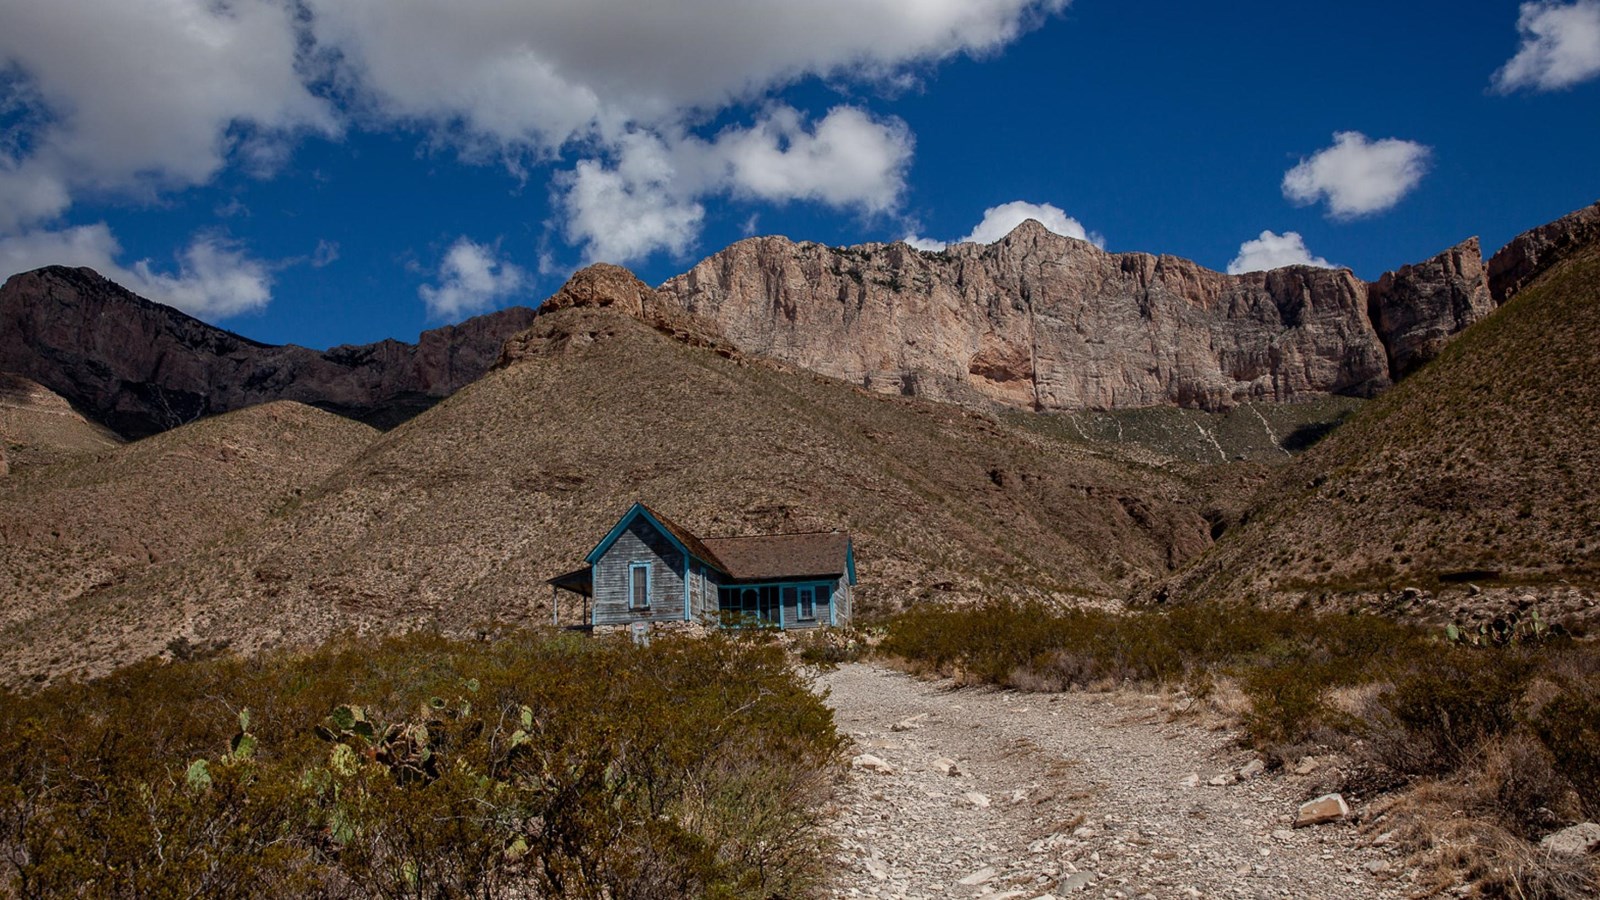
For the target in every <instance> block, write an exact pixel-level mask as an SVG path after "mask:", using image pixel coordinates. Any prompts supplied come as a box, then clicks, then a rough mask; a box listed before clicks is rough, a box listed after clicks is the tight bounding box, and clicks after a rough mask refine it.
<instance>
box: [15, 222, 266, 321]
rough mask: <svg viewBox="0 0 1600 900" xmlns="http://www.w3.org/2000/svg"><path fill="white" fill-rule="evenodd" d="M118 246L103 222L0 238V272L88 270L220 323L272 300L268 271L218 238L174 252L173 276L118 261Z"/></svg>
mask: <svg viewBox="0 0 1600 900" xmlns="http://www.w3.org/2000/svg"><path fill="white" fill-rule="evenodd" d="M120 256H122V245H121V244H119V243H118V242H117V239H116V236H115V235H113V234H112V233H111V229H110V228H109V227H108V226H107V225H106V224H105V223H104V222H101V223H97V224H94V225H80V226H77V227H75V228H66V229H62V230H59V231H48V230H33V231H28V232H24V233H22V234H18V235H12V236H10V237H0V272H4V273H7V274H12V273H16V272H25V271H28V270H30V269H36V268H39V267H40V266H49V265H61V266H88V267H89V268H91V269H94V270H95V271H97V272H99V273H100V274H101V275H104V276H105V277H107V278H109V279H111V280H112V281H115V282H116V283H118V284H120V285H122V286H123V287H125V288H127V289H128V290H130V291H133V292H134V293H135V294H138V295H139V296H141V297H145V298H148V299H150V300H154V301H156V302H158V303H165V304H167V305H169V306H175V307H177V308H178V309H181V310H183V311H184V312H187V313H189V314H191V315H195V316H200V317H202V318H208V319H220V318H225V317H227V316H232V315H237V314H239V313H242V312H249V311H250V310H255V309H260V308H261V307H264V306H266V305H267V303H268V302H269V301H270V300H271V299H272V275H271V272H270V270H269V267H268V266H267V265H266V264H265V263H263V262H261V261H259V260H254V259H250V258H248V257H246V256H245V255H244V253H243V252H241V251H240V250H239V249H238V248H237V247H234V246H232V245H231V244H229V243H228V242H226V241H223V240H221V239H220V238H215V237H208V236H204V235H202V236H200V237H197V238H195V239H194V240H192V241H191V242H190V243H189V246H188V247H186V248H184V249H183V250H182V251H181V252H180V253H179V254H178V259H177V262H178V266H177V271H176V272H163V271H158V270H157V269H156V268H155V266H154V265H153V264H152V263H151V261H150V260H148V259H142V260H139V261H137V262H135V263H134V264H133V265H132V266H131V267H130V266H124V265H122V264H121V263H119V262H117V259H118V257H120Z"/></svg>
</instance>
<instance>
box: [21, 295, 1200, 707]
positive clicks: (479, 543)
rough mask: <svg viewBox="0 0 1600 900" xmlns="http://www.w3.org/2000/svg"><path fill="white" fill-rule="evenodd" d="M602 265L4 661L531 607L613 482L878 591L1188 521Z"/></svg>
mask: <svg viewBox="0 0 1600 900" xmlns="http://www.w3.org/2000/svg"><path fill="white" fill-rule="evenodd" d="M618 273H621V274H622V275H625V274H626V273H625V272H622V270H618V269H615V268H614V267H595V268H593V269H591V270H586V272H584V273H580V274H579V275H578V276H576V277H575V278H574V282H575V285H573V286H569V288H567V289H564V290H563V292H562V294H561V295H558V298H557V300H556V301H555V302H553V303H552V304H550V307H551V310H552V311H550V312H548V313H546V314H543V315H541V316H539V317H538V318H537V319H536V320H535V322H534V324H533V327H532V328H531V329H530V331H529V332H527V333H526V334H524V335H522V336H521V337H519V338H518V339H517V340H515V341H513V342H511V345H510V346H509V348H508V356H507V360H506V364H505V365H504V366H503V367H502V368H499V369H496V370H495V371H492V372H490V373H489V374H488V375H486V376H485V377H484V378H482V379H480V380H479V381H477V382H475V383H474V384H472V385H470V386H468V387H467V388H465V389H463V390H462V391H460V392H458V393H457V394H455V395H454V396H452V397H451V398H450V399H448V400H446V401H445V402H443V403H441V404H439V405H438V406H436V407H434V408H433V409H431V410H429V411H427V412H426V413H424V414H422V415H420V416H418V417H416V418H415V419H413V420H411V421H410V422H407V423H406V424H404V425H402V426H400V427H399V428H396V429H395V430H393V431H391V432H389V433H387V434H385V435H383V436H382V437H380V438H379V439H378V440H376V441H375V442H374V443H373V444H372V445H371V446H370V447H369V448H368V449H367V450H365V451H364V452H362V453H361V454H360V455H359V456H357V457H356V458H354V459H353V460H351V461H350V462H349V463H348V464H346V465H344V466H343V467H341V468H340V469H339V470H338V471H336V472H334V473H332V474H331V475H330V476H329V477H327V478H326V479H325V480H324V481H323V482H322V483H321V485H320V486H319V487H318V488H316V489H315V490H311V491H308V492H306V494H305V495H304V496H303V497H301V498H300V499H299V500H298V502H296V503H293V504H291V505H290V506H289V507H286V508H284V509H282V510H280V511H279V512H278V513H276V514H275V515H274V516H273V517H272V518H271V520H270V521H269V522H267V523H266V524H265V525H263V526H262V527H260V528H258V529H255V530H254V531H252V532H250V533H245V534H240V535H237V536H235V537H234V538H233V539H231V540H229V541H227V542H226V543H224V544H222V545H219V546H217V547H215V548H213V549H212V550H210V551H208V552H207V553H206V554H204V555H203V557H202V558H199V559H197V560H192V561H189V562H185V563H182V564H175V565H172V566H167V567H162V568H160V569H158V570H157V571H155V572H153V573H152V574H151V575H150V577H148V578H146V579H144V580H142V581H140V582H138V583H134V584H126V585H121V586H117V587H115V588H112V589H109V590H105V591H101V592H99V593H97V594H96V595H94V596H93V597H92V598H86V600H85V602H83V603H81V604H79V605H77V606H76V607H74V609H73V610H72V613H71V615H70V616H69V617H67V618H64V619H62V620H60V621H51V622H41V621H37V620H36V621H34V622H31V623H29V627H27V628H25V629H21V630H19V631H15V632H13V633H12V634H11V635H9V636H8V637H9V644H10V646H8V647H7V648H6V653H5V654H4V656H5V659H6V663H7V667H8V671H7V673H6V675H7V676H8V678H10V679H16V678H17V677H19V676H27V675H31V674H33V673H35V672H46V673H50V674H55V673H59V672H61V671H63V670H87V671H101V670H104V669H105V668H106V667H107V666H109V665H112V664H115V663H118V662H124V661H127V660H130V659H134V658H138V657H141V656H144V655H147V654H150V653H154V652H157V651H159V650H160V649H161V648H162V647H164V646H165V645H166V643H167V642H168V641H169V640H171V639H172V638H174V637H175V636H179V635H182V636H184V637H185V638H186V639H188V640H190V641H192V642H194V643H197V644H209V643H212V642H223V641H227V642H231V644H232V645H233V646H234V647H237V648H239V649H244V650H249V649H252V648H257V647H264V646H272V645H278V644H285V643H291V644H292V643H298V642H303V641H309V640H313V639H316V638H320V637H322V636H325V635H326V634H328V633H329V632H331V631H333V630H335V629H340V628H348V627H355V628H363V629H372V628H378V629H398V628H405V627H431V626H437V627H441V628H445V629H448V630H463V629H471V628H472V627H474V626H477V625H480V624H486V623H490V622H494V621H501V622H512V623H537V622H540V621H547V620H548V617H549V615H550V607H549V599H550V589H549V588H548V586H547V585H546V584H545V583H544V580H545V579H546V578H549V577H551V576H553V575H556V574H559V573H561V572H563V571H566V570H568V569H570V568H572V567H573V566H574V565H576V564H578V563H579V562H581V560H582V558H583V555H584V553H586V552H587V551H588V549H589V548H590V547H591V546H592V545H593V543H594V542H595V541H596V540H598V538H599V537H600V536H601V535H602V534H603V533H604V532H605V530H606V529H607V528H608V527H609V526H610V525H611V524H612V521H613V520H614V518H615V517H616V516H617V515H618V514H619V513H620V512H621V511H622V510H624V509H625V508H626V507H627V505H628V504H629V503H630V502H632V501H633V500H634V499H636V498H638V499H644V500H646V501H647V502H650V503H651V504H653V505H655V506H656V507H657V508H659V509H661V510H663V511H664V512H667V513H668V514H670V515H671V516H672V517H673V518H675V519H677V520H678V521H679V522H681V523H683V524H684V525H686V526H688V527H691V528H693V529H695V530H696V531H697V532H699V533H702V534H707V535H721V534H737V533H747V532H752V531H767V530H802V529H813V528H830V527H841V528H846V529H849V530H851V531H852V532H853V533H854V535H855V538H856V542H857V554H858V562H859V566H860V570H861V573H862V578H863V584H862V588H861V595H860V596H861V598H862V603H863V605H865V606H868V607H873V606H876V607H879V608H883V607H892V606H895V605H898V604H899V603H900V602H902V601H905V600H911V599H916V598H955V599H961V598H969V599H970V598H974V597H977V596H982V595H985V594H988V593H992V592H995V591H999V590H1005V591H1007V592H1022V593H1032V594H1034V595H1036V596H1046V597H1062V598H1065V597H1083V596H1087V597H1118V596H1122V595H1123V594H1125V593H1126V592H1127V591H1128V590H1130V589H1131V587H1132V586H1133V585H1134V584H1136V583H1138V582H1140V581H1142V580H1144V579H1147V578H1149V577H1152V576H1155V575H1158V574H1161V573H1166V572H1169V571H1171V570H1172V569H1173V568H1175V567H1176V566H1178V565H1180V564H1181V563H1183V562H1184V561H1185V560H1187V559H1189V558H1191V557H1192V556H1194V555H1195V554H1197V553H1199V552H1200V551H1201V550H1202V549H1203V548H1204V547H1205V546H1206V544H1207V543H1208V542H1209V539H1210V538H1209V530H1210V526H1209V524H1208V523H1207V522H1206V520H1205V519H1204V518H1203V516H1202V513H1203V512H1204V501H1203V500H1202V499H1199V497H1198V495H1197V492H1196V491H1195V490H1194V489H1193V488H1192V487H1190V486H1188V485H1187V484H1186V483H1185V482H1184V481H1183V480H1182V479H1180V478H1179V477H1177V476H1175V475H1173V474H1171V473H1169V472H1167V471H1165V470H1162V469H1159V468H1155V467H1143V466H1137V465H1133V464H1129V463H1126V462H1121V461H1118V460H1115V459H1112V458H1110V457H1108V456H1105V455H1101V454H1098V453H1096V452H1093V451H1092V450H1089V449H1086V448H1082V447H1075V446H1072V445H1069V444H1067V443H1065V442H1062V441H1058V440H1053V439H1049V438H1046V437H1041V436H1038V435H1035V434H1033V433H1030V432H1027V431H1023V430H1019V429H1016V428H1013V427H1010V426H1007V425H1005V424H1003V423H1001V422H999V421H997V420H995V419H992V418H989V417H987V416H984V415H980V414H977V413H974V412H971V411H968V410H963V409H960V408H958V407H953V406H944V405H939V404H934V403H929V402H926V401H920V400H913V399H906V398H899V397H888V396H882V395H878V394H874V393H871V392H867V391H863V390H861V389H859V388H855V387H853V386H851V385H846V384H842V383H840V382H838V381H835V380H833V379H829V378H825V377H822V376H819V375H815V374H812V373H807V372H800V371H796V370H793V369H790V368H787V367H783V366H779V365H776V364H772V363H768V362H764V361H760V360H753V359H749V358H746V357H743V356H741V355H739V354H735V353H732V352H731V351H729V350H727V349H726V348H725V347H721V346H717V345H715V343H714V342H712V344H713V345H712V346H697V345H695V344H696V343H704V341H699V342H694V341H688V342H686V341H685V340H680V339H677V338H674V337H673V336H671V335H669V334H665V333H662V331H660V330H657V328H655V327H651V326H650V325H647V324H645V323H644V322H641V321H640V320H639V319H638V318H636V317H635V316H633V315H627V314H625V313H624V312H623V311H622V309H627V308H630V307H628V306H626V305H623V304H613V306H617V307H618V308H601V306H600V303H601V300H598V299H596V298H594V297H593V296H592V294H593V292H592V291H590V292H587V293H586V292H585V291H584V290H583V289H582V288H583V286H584V285H585V284H591V283H592V282H594V281H595V280H596V279H601V280H604V279H612V280H617V279H619V278H620V276H619V275H618ZM633 284H634V285H635V287H634V288H632V289H631V290H632V291H633V292H634V294H632V295H631V296H648V295H649V289H648V288H646V287H644V286H643V285H638V284H637V282H633ZM611 293H616V291H611ZM584 297H587V298H588V299H581V298H584ZM574 298H580V299H574ZM635 311H637V309H636V308H635ZM654 324H656V325H660V326H662V327H666V326H667V324H668V323H663V322H659V321H657V322H655V323H654ZM675 330H676V329H675ZM566 612H567V613H568V615H569V616H575V615H576V612H577V610H576V608H575V607H574V606H573V605H571V603H570V600H569V605H568V607H567V609H566ZM83 635H89V637H88V638H87V639H85V638H83V637H82V636H83Z"/></svg>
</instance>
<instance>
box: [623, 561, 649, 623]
mask: <svg viewBox="0 0 1600 900" xmlns="http://www.w3.org/2000/svg"><path fill="white" fill-rule="evenodd" d="M641 570H643V571H644V603H643V605H641V604H639V603H638V602H637V600H638V596H639V594H638V589H637V587H635V585H636V581H635V579H636V578H637V577H638V573H639V572H640V571H641ZM650 570H651V565H650V561H649V560H647V559H646V560H634V561H633V562H630V563H628V608H629V609H637V610H648V609H649V608H650V600H651V593H650V591H651V588H652V585H651V583H650V581H651V578H652V573H651V571H650Z"/></svg>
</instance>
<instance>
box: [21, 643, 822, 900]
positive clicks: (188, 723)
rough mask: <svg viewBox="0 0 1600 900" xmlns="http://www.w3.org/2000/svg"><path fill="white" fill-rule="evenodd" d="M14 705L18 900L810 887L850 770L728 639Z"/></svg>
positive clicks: (352, 649)
mask: <svg viewBox="0 0 1600 900" xmlns="http://www.w3.org/2000/svg"><path fill="white" fill-rule="evenodd" d="M0 701H3V702H0V766H3V771H0V866H3V867H4V868H3V873H0V894H9V895H15V896H24V897H31V896H97V897H182V896H207V897H229V896H244V895H249V896H309V897H344V896H362V897H368V896H375V897H488V896H505V895H507V894H508V893H509V894H515V895H527V896H562V897H600V896H605V897H614V898H627V897H640V898H643V897H665V896H682V897H689V896H694V897H726V898H733V897H772V896H798V895H805V894H807V893H810V892H811V889H812V887H813V886H814V885H815V884H817V883H818V881H819V879H820V877H821V871H822V862H823V860H824V858H825V857H826V855H827V853H828V842H827V840H826V835H825V833H824V831H823V827H822V826H823V822H822V812H821V810H822V809H823V801H824V800H825V799H826V797H827V796H828V795H829V793H830V792H831V790H832V783H833V778H834V777H835V774H836V772H837V771H838V764H839V760H840V753H841V749H840V746H841V745H840V740H839V738H838V736H837V734H836V733H835V731H834V726H833V719H832V714H831V712H830V711H829V710H828V709H827V707H826V706H824V705H823V703H822V701H821V700H820V699H819V698H818V697H817V696H816V695H815V694H814V693H812V692H811V691H810V690H809V689H808V686H807V684H806V683H805V682H804V681H802V680H801V679H800V678H799V677H798V676H797V675H796V674H795V673H794V670H793V669H792V668H791V667H790V666H789V665H788V664H787V661H786V659H785V656H784V653H783V651H782V650H781V649H780V648H779V647H778V646H777V645H776V644H774V643H771V642H765V641H759V640H750V639H744V640H734V639H727V638H722V637H712V638H708V639H704V640H688V639H671V638H662V639H657V640H656V641H654V642H653V643H652V644H651V645H650V646H648V647H642V648H641V647H634V646H632V645H631V644H628V643H625V642H622V641H616V640H604V639H601V640H592V639H588V638H576V637H567V636H560V635H555V634H552V633H539V632H516V633H510V634H503V635H496V636H495V640H493V641H474V642H461V641H453V640H449V639H445V638H442V637H438V636H434V635H425V634H413V635H410V636H407V637H402V638H392V639H388V640H374V639H365V638H354V637H348V636H346V637H341V638H339V639H337V640H335V641H334V642H332V643H331V644H329V645H328V646H326V647H325V648H323V649H320V650H317V651H315V652H312V653H310V654H305V655H296V654H291V653H287V652H276V653H270V654H266V655H263V656H259V657H256V658H253V659H248V660H240V659H233V658H228V659H220V658H218V659H210V660H196V661H191V662H180V663H171V664H166V665H162V664H160V663H157V662H149V663H142V664H139V665H135V666H132V667H129V668H126V669H123V670H121V671H119V672H118V673H115V674H113V675H111V676H108V677H105V678H102V679H98V680H96V681H93V682H90V683H86V684H79V683H64V684H60V685H56V686H52V687H49V688H47V689H45V690H43V691H40V692H38V693H36V694H33V695H30V696H26V697H19V696H4V697H3V698H0Z"/></svg>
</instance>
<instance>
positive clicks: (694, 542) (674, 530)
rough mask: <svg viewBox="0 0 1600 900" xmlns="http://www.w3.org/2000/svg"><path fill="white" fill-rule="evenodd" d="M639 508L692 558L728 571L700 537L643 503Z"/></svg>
mask: <svg viewBox="0 0 1600 900" xmlns="http://www.w3.org/2000/svg"><path fill="white" fill-rule="evenodd" d="M638 506H639V508H640V509H642V510H644V511H645V512H646V513H649V515H650V518H651V519H653V520H654V521H655V524H656V525H657V526H659V527H660V528H661V530H662V531H665V532H666V533H667V534H668V535H670V536H671V537H672V538H673V539H674V540H676V541H677V542H678V543H680V544H682V545H683V549H684V550H685V551H687V552H688V554H689V555H690V556H692V557H694V558H695V559H698V560H700V561H701V562H704V563H710V564H711V565H713V566H716V567H717V568H719V569H721V570H722V571H724V572H727V571H728V567H727V566H725V565H723V564H722V562H721V561H720V560H718V559H717V554H716V553H715V552H714V551H712V549H711V548H710V547H707V546H706V544H705V542H704V541H702V540H700V539H699V538H698V537H695V534H694V532H692V531H690V530H689V529H687V528H685V527H683V526H682V525H679V524H678V523H677V522H674V521H672V520H671V519H669V518H667V517H666V516H663V515H662V514H661V513H658V512H656V511H655V510H653V509H651V508H650V507H648V506H646V505H644V504H643V503H640V504H638ZM728 574H730V575H731V574H733V573H731V572H729V573H728Z"/></svg>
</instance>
